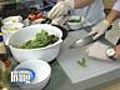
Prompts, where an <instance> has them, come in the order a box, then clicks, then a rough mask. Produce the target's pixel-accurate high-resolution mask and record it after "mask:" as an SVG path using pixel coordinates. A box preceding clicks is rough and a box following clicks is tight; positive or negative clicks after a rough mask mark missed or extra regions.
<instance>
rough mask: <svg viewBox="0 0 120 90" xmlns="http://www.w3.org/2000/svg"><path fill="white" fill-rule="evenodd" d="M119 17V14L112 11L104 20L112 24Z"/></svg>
mask: <svg viewBox="0 0 120 90" xmlns="http://www.w3.org/2000/svg"><path fill="white" fill-rule="evenodd" d="M119 17H120V12H118V11H115V10H112V11H111V12H110V14H109V15H108V16H107V17H106V20H107V21H108V22H109V23H110V24H112V23H113V22H114V21H115V20H116V19H118V18H119Z"/></svg>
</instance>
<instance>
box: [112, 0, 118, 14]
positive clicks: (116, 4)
mask: <svg viewBox="0 0 120 90" xmlns="http://www.w3.org/2000/svg"><path fill="white" fill-rule="evenodd" d="M113 10H116V11H119V12H120V0H117V1H116V2H115V4H114V6H113Z"/></svg>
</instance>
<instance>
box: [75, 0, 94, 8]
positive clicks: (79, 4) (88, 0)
mask: <svg viewBox="0 0 120 90" xmlns="http://www.w3.org/2000/svg"><path fill="white" fill-rule="evenodd" d="M94 1H95V0H75V8H76V9H78V8H84V7H85V6H87V5H90V4H92V3H93V2H94Z"/></svg>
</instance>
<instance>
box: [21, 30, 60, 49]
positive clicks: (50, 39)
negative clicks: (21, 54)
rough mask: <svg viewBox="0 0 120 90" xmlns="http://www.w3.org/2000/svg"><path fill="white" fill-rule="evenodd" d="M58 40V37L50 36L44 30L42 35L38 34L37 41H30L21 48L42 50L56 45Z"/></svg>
mask: <svg viewBox="0 0 120 90" xmlns="http://www.w3.org/2000/svg"><path fill="white" fill-rule="evenodd" d="M58 39H59V38H58V37H57V36H55V35H49V34H48V32H46V31H45V30H42V31H41V32H40V33H37V34H36V36H35V39H33V40H28V41H27V42H25V43H23V44H22V45H21V46H19V48H22V49H34V48H41V47H45V46H48V45H50V44H53V43H55V42H56V41H58Z"/></svg>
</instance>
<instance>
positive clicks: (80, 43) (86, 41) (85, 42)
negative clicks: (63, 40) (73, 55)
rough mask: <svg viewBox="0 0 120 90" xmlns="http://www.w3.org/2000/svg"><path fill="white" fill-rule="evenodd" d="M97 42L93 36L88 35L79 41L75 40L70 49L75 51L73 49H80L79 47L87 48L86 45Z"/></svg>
mask: <svg viewBox="0 0 120 90" xmlns="http://www.w3.org/2000/svg"><path fill="white" fill-rule="evenodd" d="M94 41H95V40H94V39H93V35H88V36H86V37H84V38H81V39H79V40H75V41H74V42H73V43H72V44H71V45H70V46H69V48H70V49H73V48H78V47H82V46H85V45H88V44H90V43H92V42H94Z"/></svg>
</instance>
